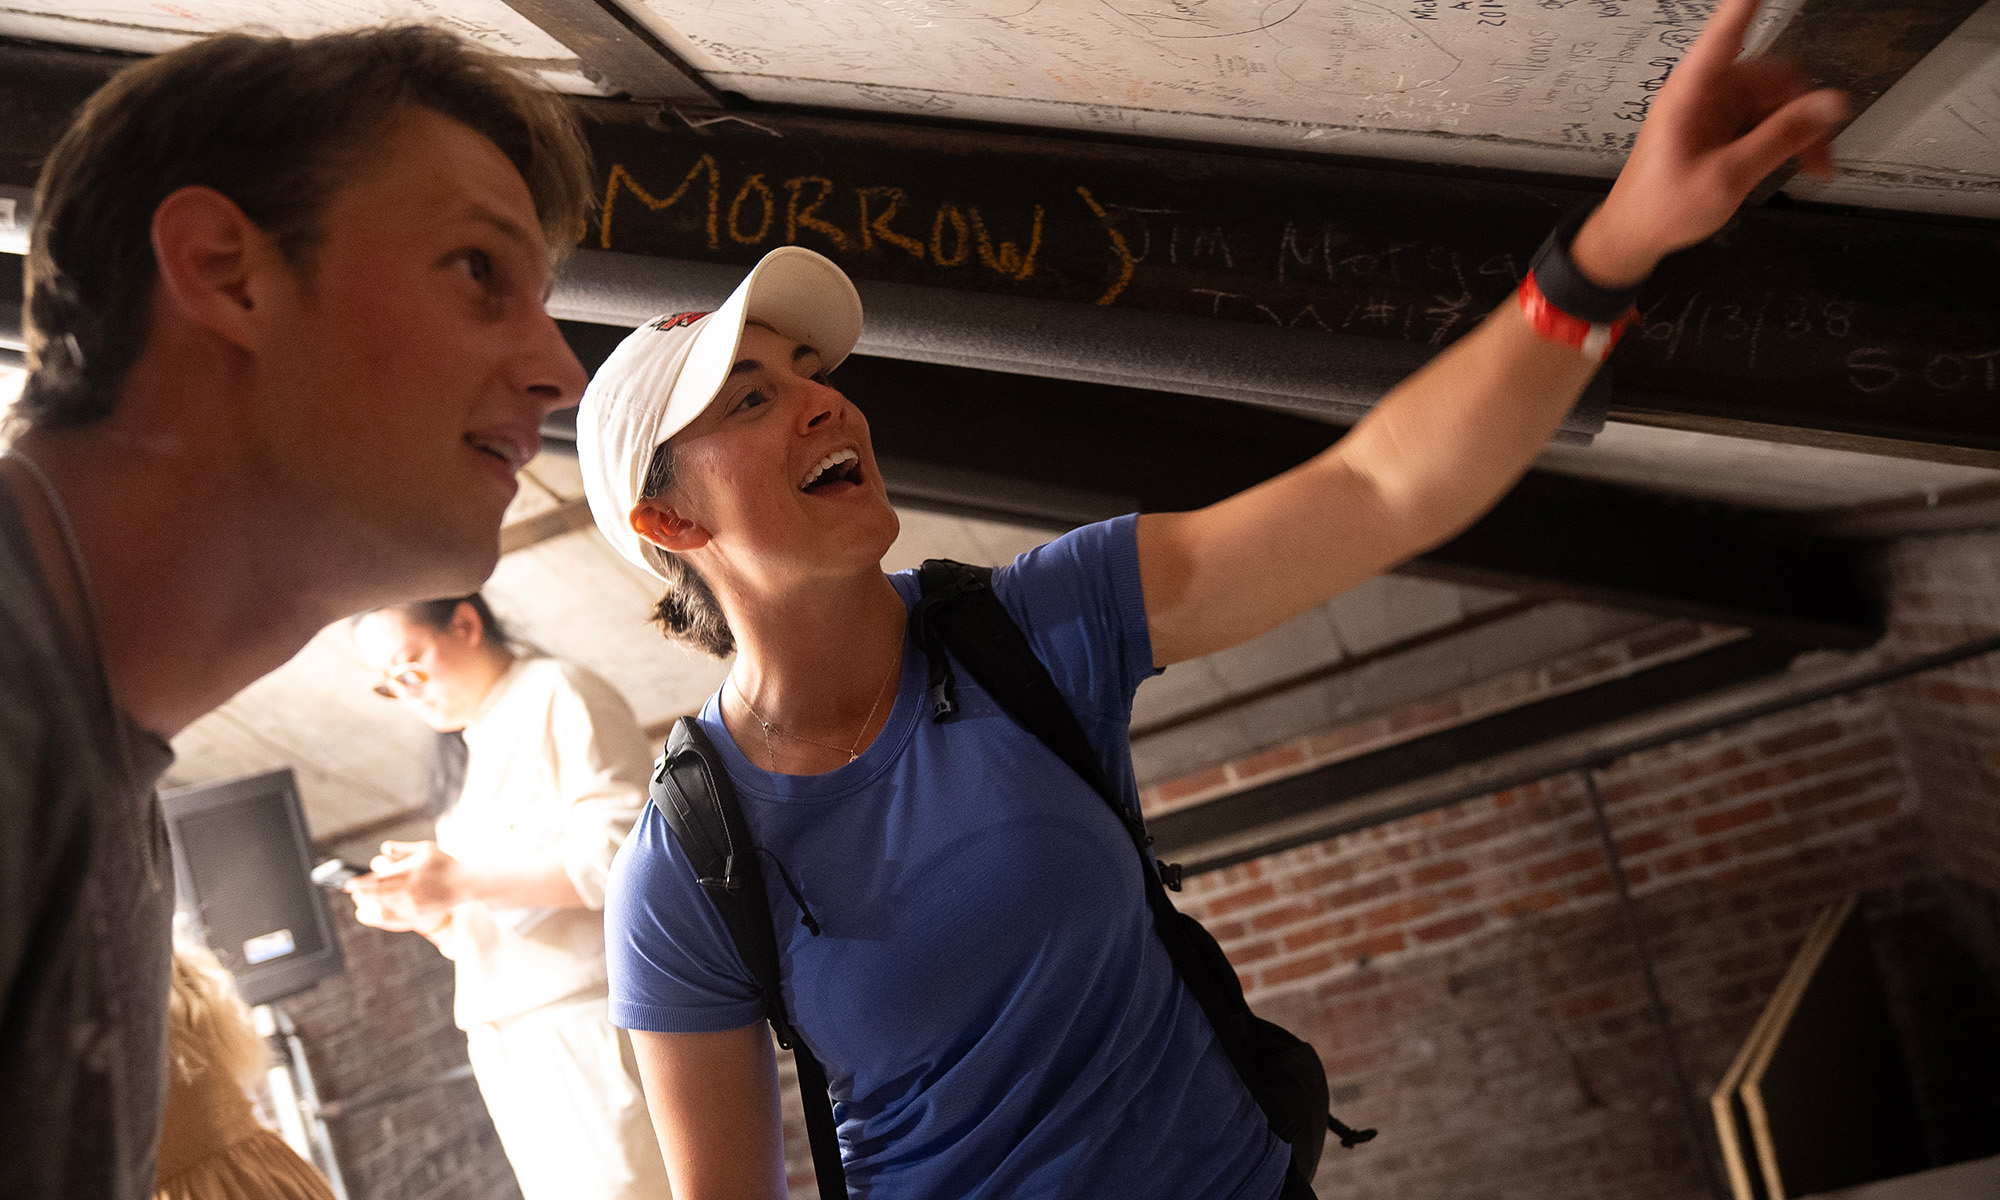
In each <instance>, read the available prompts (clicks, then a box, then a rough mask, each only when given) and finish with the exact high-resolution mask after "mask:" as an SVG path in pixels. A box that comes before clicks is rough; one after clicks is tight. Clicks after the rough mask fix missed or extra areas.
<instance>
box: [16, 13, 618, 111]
mask: <svg viewBox="0 0 2000 1200" xmlns="http://www.w3.org/2000/svg"><path fill="white" fill-rule="evenodd" d="M399 22H405V23H423V24H433V25H439V26H442V27H444V28H446V29H449V30H451V31H452V32H454V33H458V34H460V35H462V36H464V37H466V38H469V39H471V40H472V41H473V42H476V43H477V44H479V45H480V46H483V47H485V48H486V49H488V50H492V51H494V52H496V53H499V54H505V55H507V56H509V57H511V58H515V59H519V60H522V65H524V66H526V67H529V68H530V69H532V70H534V71H535V72H536V73H537V74H539V75H540V76H541V77H542V78H543V79H544V80H546V81H547V82H548V83H549V85H550V86H551V87H555V88H558V89H560V90H562V91H566V92H574V93H579V94H583V95H602V94H603V89H602V88H601V87H600V86H599V85H598V84H596V83H595V82H593V81H592V80H591V79H590V78H589V77H587V76H586V75H585V74H584V71H583V67H582V64H581V63H579V62H578V61H577V57H576V55H575V54H574V53H572V52H571V51H570V50H569V49H568V47H566V46H564V45H563V44H562V43H561V42H558V41H557V40H556V39H555V38H553V37H551V36H549V35H548V34H547V33H545V32H543V31H542V30H541V29H540V28H538V27H536V26H535V24H534V23H533V22H531V21H529V20H528V19H527V18H525V17H523V16H521V15H520V14H518V13H516V12H515V11H514V10H513V9H511V8H509V7H508V6H507V5H506V4H505V3H503V2H502V0H310V3H306V2H303V0H171V2H169V0H152V2H147V0H0V37H18V38H29V39H33V40H35V41H44V42H62V43H66V44H68V45H73V46H91V47H95V48H98V49H103V50H123V51H127V52H130V53H135V54H159V53H161V52H163V51H167V50H172V49H173V48H175V47H176V46H181V45H185V44H186V43H188V42H190V41H193V40H194V39H196V38H199V37H201V36H203V35H205V34H210V33H218V32H222V31H225V30H243V31H245V32H250V33H278V34H282V35H284V36H287V37H312V36H314V35H316V34H321V33H333V32H336V31H338V30H342V29H355V28H361V27H365V26H371V25H387V24H392V23H399Z"/></svg>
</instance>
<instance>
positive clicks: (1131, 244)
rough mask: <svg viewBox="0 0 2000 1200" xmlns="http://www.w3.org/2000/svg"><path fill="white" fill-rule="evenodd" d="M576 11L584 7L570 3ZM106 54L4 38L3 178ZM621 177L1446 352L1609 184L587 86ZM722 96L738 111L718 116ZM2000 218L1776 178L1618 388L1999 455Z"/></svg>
mask: <svg viewBox="0 0 2000 1200" xmlns="http://www.w3.org/2000/svg"><path fill="white" fill-rule="evenodd" d="M571 7H573V5H572V6H571ZM117 61H120V60H117V59H115V58H114V57H112V56H105V55H94V54H88V53H84V52H66V51H55V50H47V49H33V48H25V47H20V46H13V47H0V184H4V183H21V182H25V181H27V180H29V179H31V178H32V174H33V169H34V167H35V166H36V165H37V164H38V162H39V159H40V157H41V155H42V154H43V153H45V152H46V149H47V147H48V145H49V144H50V143H51V142H52V141H53V139H54V137H55V136H56V134H57V132H58V131H59V130H60V129H61V127H62V125H63V123H64V122H65V121H66V120H67V118H68V115H69V113H70V112H71V111H72V110H73V109H74V107H75V106H76V104H77V103H79V102H80V101H81V99H82V98H83V96H84V95H85V94H87V93H88V91H89V86H86V85H87V84H88V83H89V82H90V79H91V78H92V76H93V73H95V77H96V78H97V79H101V78H102V77H103V76H104V75H105V74H106V73H107V68H108V67H109V66H111V65H115V64H116V62H117ZM577 103H578V108H579V111H580V112H582V113H583V114H584V116H585V117H586V126H587V132H588V135H589V137H590V140H591V143H592V146H593V148H594V151H595V153H596V158H597V174H598V179H597V187H598V189H599V195H600V196H602V197H603V203H602V205H601V209H600V212H599V214H598V216H597V218H596V220H595V221H594V222H593V223H592V224H591V226H590V227H589V229H588V230H587V231H586V235H585V244H586V245H588V246H590V247H593V248H597V249H608V250H614V251H620V252H623V253H627V254H636V255H649V256H656V257H664V258H670V259H678V260H687V261H696V262H705V263H712V264H724V265H730V266H738V267H741V266H748V265H749V264H750V263H752V262H754V261H755V260H756V259H757V258H758V257H759V256H760V255H761V254H763V253H764V252H765V251H767V250H769V249H771V248H773V247H775V246H778V245H783V244H788V243H789V244H799V245H805V246H809V247H812V248H814V249H817V250H821V251H823V252H825V253H827V254H829V255H831V256H832V257H834V258H835V259H836V260H837V261H839V262H840V263H841V265H842V266H843V267H845V268H846V269H847V270H848V271H849V272H850V273H852V274H853V275H854V276H855V277H856V278H858V279H862V280H872V281H880V282H887V283H899V284H907V285H914V286H917V287H921V288H930V289H938V290H941V291H946V292H980V293H992V294H995V295H998V296H1005V297H1012V298H1024V299H1039V300H1048V301H1056V302H1061V303H1064V304H1068V305H1072V306H1106V307H1119V308H1128V309H1137V310H1141V311H1144V312H1150V313H1156V314H1166V315H1174V316H1181V317H1193V318H1200V319H1202V320H1205V321H1210V322H1217V323H1225V322H1236V323H1247V324H1250V325H1260V324H1261V325H1266V326H1271V325H1275V326H1281V327H1284V328H1286V329H1289V330H1293V331H1313V332H1328V333H1340V334H1345V335H1349V336H1352V337H1357V338H1363V339H1373V340H1376V341H1379V342H1382V343H1384V344H1385V346H1388V347H1393V348H1394V349H1395V350H1396V351H1397V352H1403V351H1417V352H1419V353H1423V352H1428V351H1430V350H1432V349H1434V348H1436V347H1438V346H1442V345H1444V344H1446V343H1449V342H1450V341H1451V340H1453V339H1454V338H1456V337H1458V336H1460V335H1461V334H1463V333H1464V332H1465V331H1466V330H1468V329H1470V328H1471V327H1472V326H1473V325H1474V324H1476V323H1477V321H1478V319H1479V317H1480V316H1481V315H1482V314H1483V313H1485V312H1486V311H1487V310H1489V309H1490V308H1491V307H1492V306H1493V305H1495V304H1497V303H1499V302H1500V301H1501V300H1502V299H1504V298H1505V297H1506V295H1507V294H1508V292H1509V291H1510V290H1511V289H1512V288H1513V286H1514V284H1515V282H1516V280H1517V278H1518V275H1519V272H1520V270H1521V267H1522V265H1523V263H1525V261H1526V259H1527V257H1528V255H1530V254H1531V253H1532V252H1533V250H1534V248H1535V246H1536V244H1537V243H1538V242H1539V241H1540V240H1541V238H1542V236H1543V234H1544V232H1545V231H1546V230H1547V228H1548V226H1549V225H1550V223H1551V222H1552V220H1553V219H1554V218H1555V216H1556V215H1557V214H1559V213H1560V212H1562V211H1564V210H1565V209H1567V208H1569V207H1571V206H1572V205H1575V204H1578V203H1587V202H1589V201H1591V200H1592V199H1593V198H1595V197H1596V196H1598V195H1600V194H1601V191H1602V187H1603V185H1602V183H1601V181H1600V182H1593V183H1587V184H1586V183H1571V184H1564V185H1560V186H1558V185H1545V184H1539V183H1524V182H1519V181H1512V180H1502V179H1497V178H1493V177H1490V176H1485V177H1481V176H1475V175H1474V174H1472V173H1469V172H1464V171H1459V172H1455V173H1446V172H1444V171H1442V170H1431V171H1425V170H1422V169H1419V168H1414V167H1408V166H1404V167H1399V168H1397V169H1394V170H1391V169H1385V168H1378V167H1360V166H1354V165H1351V164H1346V163H1341V162H1335V161H1330V160H1325V159H1315V160H1302V159H1297V158H1283V157H1277V156H1271V155H1255V154H1250V153H1240V152H1213V151H1199V150H1190V149H1180V148H1173V147H1158V146H1135V145H1130V144H1116V143H1107V142H1094V141H1089V140H1085V139H1082V138H1060V137H1030V136H1023V135H1015V134H1006V133H995V132H991V131H978V130H967V129H954V128H943V127H938V126H933V125H921V124H912V123H908V122H898V121H891V120H887V119H870V120H860V119H837V118H830V117H820V116H811V115H801V114H790V113H756V114H744V113H725V112H723V111H721V110H714V111H712V112H711V113H709V114H707V115H706V116H703V115H700V114H690V113H684V112H678V111H675V110H662V109H660V108H659V107H658V106H655V105H641V104H633V103H621V102H612V101H578V102H577ZM711 117H713V118H716V119H710V118H711ZM1995 278H2000V238H1996V237H1995V236H1994V223H1992V222H1959V223H1956V224H1954V223H1950V222H1945V221H1924V220H1918V219H1914V218H1909V217H1906V216H1898V215H1893V214H1876V215H1854V214H1852V213H1846V212H1838V211H1831V210H1809V209H1808V208H1806V207H1803V206H1800V205H1798V204H1797V203H1796V202H1791V201H1786V200H1782V199H1781V200H1777V201H1774V202H1773V203H1772V204H1770V205H1768V206H1766V207H1764V208H1762V209H1758V210H1755V211H1748V212H1746V213H1744V214H1743V215H1742V217H1741V218H1740V219H1739V220H1737V221H1736V222H1735V223H1733V224H1732V225H1731V226H1730V227H1729V228H1728V229H1725V230H1724V231H1723V232H1722V233H1721V234H1719V235H1718V236H1717V237H1715V238H1713V239H1711V240H1710V241H1709V242H1708V243H1705V244H1704V245H1702V246H1700V247H1697V248H1695V249H1693V250H1690V251H1687V252H1685V253H1683V254H1681V255H1678V256H1676V257H1675V258H1674V259H1671V260H1669V262H1668V263H1667V264H1665V265H1664V266H1663V267H1662V269H1661V271H1660V272H1659V274H1658V275H1657V276H1656V278H1655V279H1654V280H1653V281H1652V282H1651V283H1650V284H1649V285H1648V286H1647V288H1646V289H1645V291H1644V292H1643V293H1642V296H1641V301H1640V310H1641V312H1642V314H1643V316H1644V320H1643V322H1642V323H1641V325H1640V327H1639V328H1638V329H1637V330H1635V331H1634V333H1633V334H1632V335H1631V336H1628V337H1627V339H1626V341H1625V343H1624V344H1623V345H1622V346H1621V347H1620V348H1619V351H1618V353H1617V354H1616V355H1615V356H1614V357H1613V360H1612V366H1613V370H1614V371H1615V377H1614V381H1613V388H1612V394H1611V406H1612V407H1611V414H1612V415H1613V416H1614V417H1621V416H1622V417H1628V418H1636V419H1640V420H1657V421H1659V422H1661V423H1667V424H1674V425H1678V426H1680V427H1684V428H1699V429H1708V430H1716V431H1726V432H1739V433H1747V434H1749V435H1751V436H1782V437H1797V438H1808V439H1811V440H1815V441H1818V442H1820V443H1821V444H1834V445H1840V444H1843V439H1851V440H1852V442H1853V444H1854V445H1856V446H1857V447H1860V448H1866V449H1868V450H1871V451H1874V452H1881V451H1882V450H1883V449H1885V448H1889V449H1894V450H1897V451H1899V452H1905V453H1910V454H1914V455H1919V456H1940V457H1952V458H1955V459H1958V460H1961V461H1962V460H1964V459H1965V458H1966V457H1967V456H1971V457H1973V458H1975V459H1977V460H1979V461H1993V462H2000V426H1996V425H1995V423H1994V422H1993V421H1992V419H1991V413H1992V411H1993V406H1994V404H1995V403H1996V402H2000V306H1995V305H1994V304H1993V302H1992V280H1993V279H1995Z"/></svg>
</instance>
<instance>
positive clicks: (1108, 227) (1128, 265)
mask: <svg viewBox="0 0 2000 1200" xmlns="http://www.w3.org/2000/svg"><path fill="white" fill-rule="evenodd" d="M1076 194H1077V195H1079V196H1081V197H1083V202H1084V204H1086V205H1088V206H1089V208H1090V211H1091V212H1092V213H1094V214H1095V215H1096V217H1097V220H1098V223H1099V224H1101V225H1103V226H1104V235H1105V236H1106V237H1107V238H1109V239H1111V252H1112V253H1113V254H1115V255H1117V256H1118V278H1117V279H1115V280H1113V281H1112V283H1111V286H1110V287H1109V288H1106V289H1105V292H1104V294H1103V295H1102V296H1099V297H1098V298H1097V301H1096V302H1097V303H1098V304H1105V305H1108V304H1110V303H1111V302H1112V301H1114V300H1116V299H1118V293H1120V292H1122V291H1124V290H1125V287H1126V285H1127V284H1129V283H1131V282H1132V268H1133V266H1134V264H1135V262H1136V260H1135V259H1133V257H1132V248H1131V247H1130V246H1127V245H1126V244H1125V235H1124V234H1122V233H1120V232H1118V225H1117V223H1116V222H1115V221H1113V220H1112V219H1111V214H1110V213H1107V212H1105V211H1104V206H1103V205H1102V204H1099V203H1098V202H1097V197H1095V196H1093V195H1091V194H1090V189H1089V188H1087V187H1081V186H1080V187H1078V188H1077V189H1076Z"/></svg>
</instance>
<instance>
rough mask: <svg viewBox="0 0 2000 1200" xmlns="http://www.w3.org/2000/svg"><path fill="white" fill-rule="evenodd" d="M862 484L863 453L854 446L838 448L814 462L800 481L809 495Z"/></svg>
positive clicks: (817, 494) (823, 493) (822, 494)
mask: <svg viewBox="0 0 2000 1200" xmlns="http://www.w3.org/2000/svg"><path fill="white" fill-rule="evenodd" d="M859 486H861V455H860V454H859V453H857V452H856V451H855V450H854V449H853V447H848V448H846V449H843V450H836V451H834V452H833V453H832V454H829V455H827V456H826V457H825V458H822V459H820V460H819V461H818V462H817V463H814V464H813V468H812V470H810V471H808V472H806V477H805V478H804V479H803V480H801V481H800V482H799V490H800V491H802V492H804V493H805V494H806V495H808V496H825V495H834V494H838V493H841V492H845V491H847V490H849V489H850V488H854V487H859Z"/></svg>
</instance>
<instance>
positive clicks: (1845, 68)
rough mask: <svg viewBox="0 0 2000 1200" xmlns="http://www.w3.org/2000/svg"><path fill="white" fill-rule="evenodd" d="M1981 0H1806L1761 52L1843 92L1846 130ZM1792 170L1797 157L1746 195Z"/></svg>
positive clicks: (1761, 196)
mask: <svg viewBox="0 0 2000 1200" xmlns="http://www.w3.org/2000/svg"><path fill="white" fill-rule="evenodd" d="M1985 2H1986V0H1805V2H1804V3H1803V4H1801V5H1800V6H1799V8H1798V10H1797V11H1796V12H1794V13H1793V14H1792V17H1791V19H1790V20H1789V21H1787V22H1786V23H1785V27H1784V28H1783V29H1782V30H1780V31H1779V32H1778V36H1777V37H1776V38H1775V39H1774V40H1773V41H1772V43H1771V45H1770V47H1769V48H1768V49H1767V50H1766V51H1765V53H1767V54H1771V55H1775V56H1778V57H1781V58H1787V59H1790V60H1791V61H1792V62H1793V63H1795V64H1797V66H1798V68H1799V71H1800V73H1801V74H1803V75H1804V76H1805V77H1806V78H1807V79H1808V80H1810V81H1811V82H1812V83H1813V84H1815V85H1818V86H1822V87H1837V88H1839V89H1841V90H1842V91H1844V92H1846V93H1847V96H1848V118H1847V122H1846V124H1845V125H1843V126H1842V128H1843V129H1844V128H1846V125H1851V124H1853V123H1854V119H1855V118H1857V117H1859V116H1860V115H1861V114H1862V113H1864V112H1867V111H1868V109H1869V108H1871V107H1872V106H1873V105H1874V103H1875V102H1876V101H1877V100H1880V99H1881V98H1882V97H1883V95H1884V94H1885V93H1887V92H1888V90H1889V89H1890V88H1892V87H1894V86H1896V81H1897V80H1899V79H1901V78H1902V77H1903V76H1905V75H1907V74H1909V73H1910V69H1911V68H1913V67H1915V66H1916V65H1917V64H1918V63H1919V62H1922V61H1923V58H1924V56H1925V55H1927V54H1929V53H1930V52H1931V51H1933V50H1935V49H1937V47H1938V44H1939V43H1940V42H1942V41H1944V39H1945V38H1946V37H1948V36H1950V34H1951V31H1952V30H1954V29H1957V28H1958V27H1959V26H1960V25H1962V24H1964V23H1965V19H1966V18H1967V17H1970V16H1971V15H1972V14H1973V13H1974V12H1976V11H1977V10H1978V9H1979V7H1980V6H1981V5H1982V4H1984V3H1985ZM1797 173H1798V167H1797V164H1788V165H1787V166H1785V167H1784V168H1782V169H1781V170H1779V171H1777V172H1775V173H1774V174H1773V175H1772V176H1771V177H1770V178H1769V179H1767V180H1765V181H1764V182H1763V184H1762V185H1760V186H1759V187H1758V189H1757V191H1756V193H1755V194H1754V195H1753V197H1752V202H1753V203H1758V204H1761V203H1763V202H1764V201H1766V200H1768V199H1769V198H1770V197H1771V196H1772V195H1774V194H1775V193H1776V192H1777V190H1778V189H1779V188H1781V187H1783V186H1784V185H1785V183H1786V182H1787V181H1788V180H1790V179H1791V178H1792V177H1793V176H1794V175H1796V174H1797Z"/></svg>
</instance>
